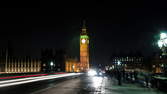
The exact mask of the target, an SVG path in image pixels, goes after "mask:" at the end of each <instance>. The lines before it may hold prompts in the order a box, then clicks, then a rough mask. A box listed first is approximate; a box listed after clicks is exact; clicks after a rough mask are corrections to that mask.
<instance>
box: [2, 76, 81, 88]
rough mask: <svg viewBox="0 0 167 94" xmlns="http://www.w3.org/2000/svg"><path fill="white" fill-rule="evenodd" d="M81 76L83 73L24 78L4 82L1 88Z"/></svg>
mask: <svg viewBox="0 0 167 94" xmlns="http://www.w3.org/2000/svg"><path fill="white" fill-rule="evenodd" d="M80 74H81V73H67V74H58V75H48V76H40V77H33V78H23V79H15V80H9V81H2V82H1V84H0V87H6V86H12V85H19V84H25V83H30V82H36V81H42V80H49V79H55V78H61V77H68V76H76V75H80Z"/></svg>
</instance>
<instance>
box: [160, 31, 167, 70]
mask: <svg viewBox="0 0 167 94" xmlns="http://www.w3.org/2000/svg"><path fill="white" fill-rule="evenodd" d="M158 46H159V48H160V49H161V51H162V56H166V55H167V53H166V50H167V33H161V34H160V39H159V40H158ZM161 64H162V65H163V63H162V62H161ZM158 67H160V65H158ZM163 67H164V66H163Z"/></svg>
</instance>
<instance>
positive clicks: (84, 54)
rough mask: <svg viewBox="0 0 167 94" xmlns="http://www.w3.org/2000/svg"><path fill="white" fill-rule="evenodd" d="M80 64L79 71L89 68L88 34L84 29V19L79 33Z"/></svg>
mask: <svg viewBox="0 0 167 94" xmlns="http://www.w3.org/2000/svg"><path fill="white" fill-rule="evenodd" d="M80 66H81V69H80V70H81V71H83V72H86V71H88V70H89V36H88V32H87V29H86V25H85V21H84V22H83V26H82V29H81V33H80Z"/></svg>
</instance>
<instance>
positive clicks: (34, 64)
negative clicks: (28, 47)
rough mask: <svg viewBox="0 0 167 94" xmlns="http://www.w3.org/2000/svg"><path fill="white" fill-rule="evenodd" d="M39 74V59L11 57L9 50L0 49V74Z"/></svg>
mask: <svg viewBox="0 0 167 94" xmlns="http://www.w3.org/2000/svg"><path fill="white" fill-rule="evenodd" d="M27 72H41V61H40V59H36V58H31V57H14V56H11V54H10V50H8V49H5V48H1V49H0V73H27Z"/></svg>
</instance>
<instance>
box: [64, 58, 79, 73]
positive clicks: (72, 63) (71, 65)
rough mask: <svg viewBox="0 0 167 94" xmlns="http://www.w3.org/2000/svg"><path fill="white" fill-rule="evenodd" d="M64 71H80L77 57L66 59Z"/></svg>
mask: <svg viewBox="0 0 167 94" xmlns="http://www.w3.org/2000/svg"><path fill="white" fill-rule="evenodd" d="M65 63H66V72H80V69H79V68H80V63H79V62H78V60H77V59H72V58H68V59H66V62H65Z"/></svg>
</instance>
